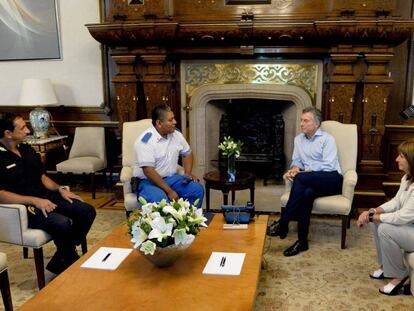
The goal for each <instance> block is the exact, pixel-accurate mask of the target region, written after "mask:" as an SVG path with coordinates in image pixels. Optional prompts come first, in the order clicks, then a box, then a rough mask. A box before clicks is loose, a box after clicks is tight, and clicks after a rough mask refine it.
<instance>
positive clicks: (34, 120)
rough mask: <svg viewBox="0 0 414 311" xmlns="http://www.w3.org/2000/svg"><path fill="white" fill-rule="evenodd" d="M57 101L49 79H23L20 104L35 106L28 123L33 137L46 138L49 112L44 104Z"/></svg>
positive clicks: (54, 103)
mask: <svg viewBox="0 0 414 311" xmlns="http://www.w3.org/2000/svg"><path fill="white" fill-rule="evenodd" d="M57 103H58V100H57V97H56V94H55V91H54V90H53V86H52V83H51V82H50V80H49V79H24V80H23V83H22V89H21V92H20V99H19V104H20V105H30V106H37V107H36V108H35V109H33V110H32V111H31V112H30V115H29V119H30V125H31V126H32V129H33V136H34V137H35V138H47V137H48V134H47V133H48V129H49V122H50V114H49V112H48V111H47V110H46V109H45V108H44V106H50V105H56V104H57Z"/></svg>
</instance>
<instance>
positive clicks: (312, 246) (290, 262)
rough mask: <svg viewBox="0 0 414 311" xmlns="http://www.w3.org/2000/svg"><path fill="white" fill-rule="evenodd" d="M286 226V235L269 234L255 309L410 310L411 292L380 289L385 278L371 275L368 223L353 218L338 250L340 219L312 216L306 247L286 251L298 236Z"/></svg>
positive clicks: (372, 259)
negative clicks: (390, 293)
mask: <svg viewBox="0 0 414 311" xmlns="http://www.w3.org/2000/svg"><path fill="white" fill-rule="evenodd" d="M291 227H292V226H291ZM290 231H291V232H289V235H288V237H287V238H286V239H284V240H280V239H279V237H271V238H267V241H266V246H265V254H264V269H263V270H262V273H261V275H260V282H259V287H258V291H257V292H258V295H257V300H256V307H255V310H307V311H309V310H359V311H363V310H370V311H371V310H372V311H373V310H394V311H396V310H407V311H408V310H414V297H413V296H404V295H399V296H395V297H389V296H385V295H382V294H380V293H379V292H378V288H379V287H381V286H383V284H386V283H387V282H386V281H382V280H373V279H370V278H369V275H368V274H369V272H371V271H373V270H375V269H377V268H378V265H377V261H376V253H375V248H374V241H373V239H372V235H371V231H370V229H369V228H368V227H367V228H363V229H360V228H357V227H356V225H355V222H352V223H351V228H350V229H349V230H348V231H347V248H346V249H344V250H342V249H341V248H340V231H341V223H340V221H339V220H335V219H333V218H322V217H320V218H315V217H313V218H312V220H311V228H310V236H309V250H308V251H306V252H303V253H300V254H299V255H297V256H294V257H285V256H283V250H284V249H286V248H287V247H289V246H290V245H291V244H293V243H294V242H295V240H296V238H297V233H296V232H295V230H290Z"/></svg>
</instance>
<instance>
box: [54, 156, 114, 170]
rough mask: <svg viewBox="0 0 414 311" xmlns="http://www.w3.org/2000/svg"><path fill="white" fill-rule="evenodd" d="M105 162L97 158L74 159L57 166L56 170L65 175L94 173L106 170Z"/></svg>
mask: <svg viewBox="0 0 414 311" xmlns="http://www.w3.org/2000/svg"><path fill="white" fill-rule="evenodd" d="M105 166H106V165H105V162H104V160H102V159H99V158H95V157H79V158H72V159H69V160H66V161H63V162H60V163H58V164H56V169H57V170H58V171H59V172H63V173H78V174H81V173H93V172H97V171H100V170H101V169H104V168H105Z"/></svg>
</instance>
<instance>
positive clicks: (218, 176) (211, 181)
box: [203, 171, 255, 212]
mask: <svg viewBox="0 0 414 311" xmlns="http://www.w3.org/2000/svg"><path fill="white" fill-rule="evenodd" d="M203 179H204V181H205V183H206V184H205V186H206V211H207V212H208V211H210V189H216V190H221V192H223V204H225V205H227V204H228V197H229V192H230V191H231V204H234V200H235V197H236V195H235V192H236V190H244V189H250V202H252V203H254V187H255V186H254V182H255V177H254V175H253V174H252V173H249V172H243V171H237V173H236V180H235V181H228V179H227V174H226V173H222V172H219V171H211V172H208V173H206V174H204V176H203Z"/></svg>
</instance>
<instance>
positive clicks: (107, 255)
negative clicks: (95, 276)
mask: <svg viewBox="0 0 414 311" xmlns="http://www.w3.org/2000/svg"><path fill="white" fill-rule="evenodd" d="M109 256H111V253H108V254H106V256H105V258H104V259H102V262H104V261H105V260H107V259H108V257H109Z"/></svg>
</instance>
